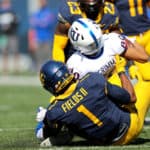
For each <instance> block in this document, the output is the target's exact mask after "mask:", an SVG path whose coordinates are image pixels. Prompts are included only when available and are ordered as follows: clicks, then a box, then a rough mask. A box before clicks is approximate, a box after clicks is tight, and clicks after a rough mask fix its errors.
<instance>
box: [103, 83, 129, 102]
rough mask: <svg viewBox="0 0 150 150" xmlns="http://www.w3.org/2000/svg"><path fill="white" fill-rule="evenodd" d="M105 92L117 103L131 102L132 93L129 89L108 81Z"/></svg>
mask: <svg viewBox="0 0 150 150" xmlns="http://www.w3.org/2000/svg"><path fill="white" fill-rule="evenodd" d="M105 93H106V94H107V95H108V96H109V97H110V98H111V99H112V100H113V101H114V102H115V103H117V104H129V103H130V102H131V100H130V99H131V98H130V94H129V93H128V91H127V90H125V89H123V88H121V87H119V86H117V85H113V84H110V83H109V82H106V85H105Z"/></svg>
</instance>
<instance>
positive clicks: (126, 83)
mask: <svg viewBox="0 0 150 150" xmlns="http://www.w3.org/2000/svg"><path fill="white" fill-rule="evenodd" d="M119 77H120V80H121V85H122V87H123V88H124V89H126V90H127V91H128V92H129V94H130V97H131V102H132V103H135V102H136V99H137V98H136V94H135V90H134V87H133V85H132V83H131V81H130V80H129V78H128V77H127V75H126V74H125V73H120V74H119Z"/></svg>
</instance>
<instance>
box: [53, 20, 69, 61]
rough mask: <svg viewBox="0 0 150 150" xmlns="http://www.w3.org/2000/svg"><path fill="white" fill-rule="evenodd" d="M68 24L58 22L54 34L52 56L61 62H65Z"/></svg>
mask: <svg viewBox="0 0 150 150" xmlns="http://www.w3.org/2000/svg"><path fill="white" fill-rule="evenodd" d="M68 28H69V27H68V25H67V24H65V23H61V22H58V24H57V26H56V31H55V34H54V41H53V49H52V58H53V59H54V60H58V61H61V62H65V54H64V48H65V47H66V45H67V42H68V35H67V33H68Z"/></svg>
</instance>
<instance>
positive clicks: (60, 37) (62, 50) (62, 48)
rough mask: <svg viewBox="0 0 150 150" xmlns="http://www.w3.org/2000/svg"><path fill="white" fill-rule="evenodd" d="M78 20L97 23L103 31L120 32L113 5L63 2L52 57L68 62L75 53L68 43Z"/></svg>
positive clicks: (73, 0)
mask: <svg viewBox="0 0 150 150" xmlns="http://www.w3.org/2000/svg"><path fill="white" fill-rule="evenodd" d="M78 18H90V19H92V20H94V21H96V22H97V23H98V24H99V25H100V27H101V28H102V30H103V31H105V32H111V31H114V30H118V28H119V27H118V22H119V17H118V13H117V10H116V8H115V7H114V5H113V4H112V3H109V2H105V3H104V0H62V1H61V4H60V8H59V13H58V24H57V26H56V31H55V34H54V42H53V50H52V55H53V56H52V57H53V59H54V60H59V61H62V62H66V60H67V59H68V57H69V56H70V55H71V54H72V53H73V52H74V49H72V48H70V47H71V45H70V43H69V41H68V36H67V34H68V29H69V27H70V25H71V24H72V23H73V22H74V21H75V20H76V19H78Z"/></svg>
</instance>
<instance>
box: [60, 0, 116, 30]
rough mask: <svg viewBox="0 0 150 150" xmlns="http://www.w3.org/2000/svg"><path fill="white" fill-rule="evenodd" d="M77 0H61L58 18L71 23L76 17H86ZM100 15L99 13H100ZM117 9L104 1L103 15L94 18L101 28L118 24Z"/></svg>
mask: <svg viewBox="0 0 150 150" xmlns="http://www.w3.org/2000/svg"><path fill="white" fill-rule="evenodd" d="M77 1H78V0H62V2H61V4H60V8H59V15H58V20H59V21H60V22H67V23H69V24H72V23H73V22H74V21H75V20H77V19H78V18H87V17H86V15H85V14H84V13H83V12H82V11H81V9H80V7H79V3H78V2H77ZM100 16H101V15H100ZM118 19H119V16H118V11H117V9H116V8H115V6H114V5H113V4H112V3H108V2H106V3H105V7H104V15H103V16H102V17H98V18H97V20H95V21H96V22H97V23H98V24H100V27H101V28H102V30H106V29H109V28H110V27H112V25H115V24H116V25H118Z"/></svg>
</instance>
